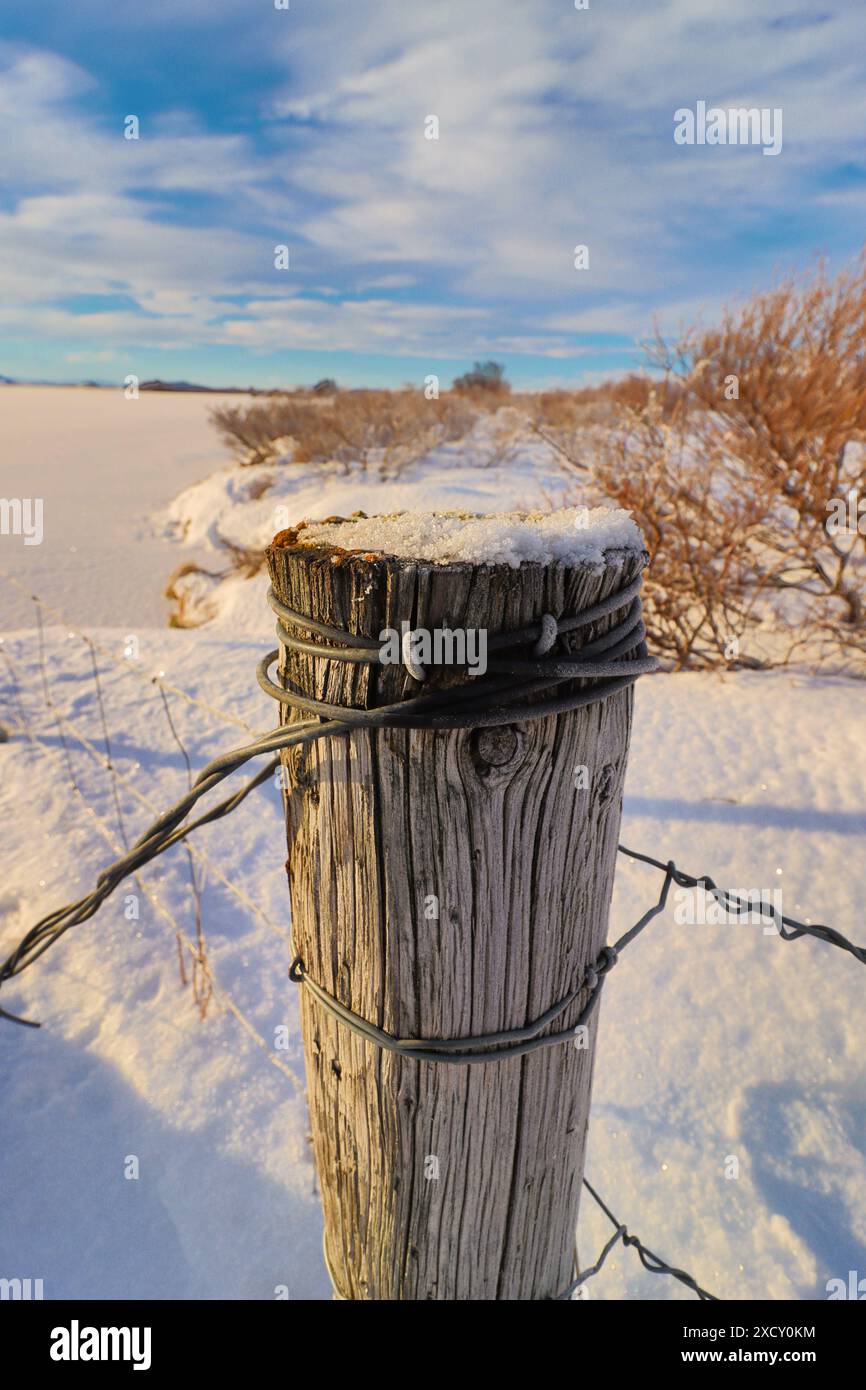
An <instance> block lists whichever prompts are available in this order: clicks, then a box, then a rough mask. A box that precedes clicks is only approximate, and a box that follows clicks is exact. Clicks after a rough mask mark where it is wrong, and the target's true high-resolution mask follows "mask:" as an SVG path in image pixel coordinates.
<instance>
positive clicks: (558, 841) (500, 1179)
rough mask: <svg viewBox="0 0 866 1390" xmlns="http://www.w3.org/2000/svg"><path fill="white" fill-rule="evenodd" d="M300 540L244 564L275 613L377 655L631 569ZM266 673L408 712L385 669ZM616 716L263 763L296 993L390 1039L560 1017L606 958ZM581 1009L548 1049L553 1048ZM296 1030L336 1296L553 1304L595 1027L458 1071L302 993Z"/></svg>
mask: <svg viewBox="0 0 866 1390" xmlns="http://www.w3.org/2000/svg"><path fill="white" fill-rule="evenodd" d="M304 540H305V536H304V532H303V530H301V531H300V532H297V531H292V532H282V533H281V534H280V535H279V536H277V537H276V538H275V541H274V543H273V545H272V546H271V547H270V548H269V550H268V565H269V569H270V573H271V578H272V583H273V586H274V589H275V591H276V593H277V595H278V596H279V597H280V598H281V599H282V600H283V602H285V603H286V604H288V605H289V606H290V607H291V608H293V609H295V610H297V611H298V612H300V613H304V614H308V615H310V616H311V617H314V618H315V619H317V620H318V621H320V622H325V623H328V624H330V625H332V626H334V627H337V628H341V629H344V630H348V631H351V632H353V633H359V634H363V635H365V636H368V637H373V638H377V639H378V638H379V635H380V633H381V631H382V630H383V629H384V628H387V627H391V628H396V629H398V630H399V629H400V624H401V620H403V619H409V620H410V621H411V624H412V627H413V629H419V628H426V629H428V630H430V631H433V630H435V629H436V628H444V627H452V628H453V627H455V626H457V625H460V626H461V627H463V628H485V629H487V630H488V631H489V633H490V634H494V633H499V632H503V631H506V630H513V629H517V628H520V627H523V626H525V625H527V624H528V623H531V622H533V621H538V619H539V618H540V617H541V615H542V614H544V613H552V614H554V615H557V616H558V615H566V614H573V613H577V612H579V611H580V610H583V609H586V608H588V607H589V606H591V605H592V604H594V603H596V602H597V601H598V600H599V599H602V598H605V597H607V595H609V594H611V593H613V592H615V591H618V590H619V589H621V588H622V587H623V586H624V585H626V584H628V583H629V582H630V581H631V580H633V579H634V578H635V577H636V576H637V575H638V574H639V573H640V571H641V569H642V567H643V564H644V559H645V557H644V555H643V552H642V549H641V547H640V544H637V545H634V546H626V547H624V548H618V549H610V550H606V551H605V553H604V557H603V563H601V564H591V563H588V562H582V563H577V564H573V565H572V564H563V563H555V564H549V565H542V564H538V563H526V562H525V563H523V564H522V565H521V566H520V567H519V568H512V567H510V566H509V565H505V564H496V565H485V564H478V565H475V564H470V563H454V564H433V563H430V562H428V561H416V560H412V559H409V558H394V557H386V556H383V555H381V554H379V555H377V554H370V553H350V552H349V551H348V550H347V549H342V550H339V551H338V550H335V549H334V548H333V547H329V546H328V545H321V544H319V545H313V544H311V543H309V542H308V543H307V544H304V543H303V541H304ZM345 544H346V543H345V542H343V545H344V546H345ZM612 621H613V619H611V618H604V619H601V620H599V621H598V622H597V623H596V624H595V625H594V626H593V627H591V628H589V629H585V630H583V631H581V632H579V633H576V634H574V637H573V638H567V637H566V638H561V639H560V641H561V644H562V645H561V647H560V649H559V650H560V651H562V650H563V649H564V650H565V651H567V652H576V651H578V650H579V649H580V647H581V646H582V645H584V643H585V642H587V641H588V640H589V639H591V638H595V637H597V636H598V635H599V634H600V633H603V632H604V631H606V630H607V629H608V628H609V627H610V626H611V623H612ZM308 635H309V634H307V633H304V634H303V636H305V637H307V636H308ZM281 664H282V668H283V670H284V671H285V673H286V675H287V676H288V677H289V678H290V680H291V681H292V682H293V684H294V685H295V686H296V687H297V688H300V689H301V690H303V691H304V692H306V693H308V694H310V695H312V696H313V697H314V698H317V699H323V700H327V701H330V702H334V703H342V704H350V705H353V706H355V707H357V708H365V707H367V708H372V707H374V706H378V705H383V704H387V703H391V702H393V701H396V700H398V699H401V698H406V697H407V695H417V694H418V692H419V687H418V686H417V684H415V682H413V681H412V679H411V678H410V677H409V675H408V674H407V672H406V670H405V669H404V668H403V667H402V666H378V667H371V666H359V665H349V664H345V663H341V662H339V661H334V660H328V659H322V658H318V657H316V658H313V657H309V656H306V655H304V654H301V653H296V652H291V653H288V654H287V653H286V652H285V650H284V651H283V661H282V663H281ZM437 679H438V680H439V682H440V684H441V682H442V680H443V679H444V680H446V681H447V680H448V679H451V680H452V682H453V681H454V680H455V679H457V680H460V681H463V680H466V679H467V677H466V674H465V672H460V673H458V674H457V675H456V676H455V675H454V674H452V675H451V676H450V677H449V676H447V675H446V676H445V677H444V678H443V677H442V675H441V673H440V674H439V676H437V677H433V678H432V679H431V683H430V684H431V685H432V686H435V685H436V681H437ZM424 688H425V690H427V689H429V688H430V686H429V685H428V686H425V687H424ZM564 688H565V689H568V690H573V689H575V688H577V683H572V684H570V685H569V686H567V687H564ZM562 689H563V688H562V687H561V688H560V690H558V691H557V692H556V693H557V694H558V693H561V691H562ZM631 710H632V691H631V690H630V689H628V690H624V691H620V692H618V693H616V694H614V695H612V696H611V697H609V698H608V699H606V700H604V701H602V702H599V703H596V704H591V705H589V706H587V707H585V708H582V709H578V710H574V711H570V712H567V713H562V714H556V715H552V716H549V717H545V718H542V719H537V720H534V721H533V720H528V721H520V720H515V721H514V723H513V724H511V725H508V726H506V727H505V728H498V729H497V728H494V729H489V730H480V729H475V730H469V729H462V730H451V731H432V730H427V729H418V730H404V729H380V730H376V729H372V730H368V729H356V730H353V731H352V732H351V733H350V734H343V735H340V736H338V737H332V738H327V739H320V740H319V741H317V742H315V743H312V744H309V745H306V746H304V747H298V748H293V749H289V750H286V751H285V752H284V753H283V758H284V765H285V767H286V769H287V781H288V783H289V785H288V788H287V791H286V815H287V828H288V842H289V858H288V863H287V869H288V873H289V880H290V885H291V899H292V923H293V938H294V947H295V950H296V951H297V952H298V953H299V955H300V956H301V957H302V958H303V961H304V964H305V968H306V970H307V973H308V975H309V976H310V978H312V979H314V980H315V981H317V982H318V983H319V984H320V985H321V986H322V987H323V988H324V989H325V990H327V991H328V992H329V993H330V994H332V995H334V996H336V997H337V998H338V999H339V1000H341V1001H342V1002H343V1003H344V1004H345V1005H346V1006H347V1007H348V1008H350V1009H351V1010H353V1011H354V1013H356V1014H360V1015H361V1016H363V1017H364V1018H365V1019H366V1020H368V1021H370V1022H372V1023H374V1024H375V1025H377V1026H378V1027H380V1028H382V1029H385V1030H386V1031H387V1032H389V1033H392V1034H395V1035H397V1036H399V1037H403V1038H418V1037H427V1038H429V1037H437V1038H453V1037H467V1036H472V1035H477V1034H480V1033H488V1032H495V1031H497V1030H501V1029H506V1028H513V1027H515V1026H518V1025H523V1024H526V1023H527V1022H528V1021H530V1020H533V1019H536V1018H538V1016H539V1015H541V1014H543V1013H544V1011H545V1010H546V1009H547V1008H549V1007H550V1006H551V1004H553V1003H555V1002H556V1001H557V1000H560V999H561V998H563V997H564V996H565V995H566V994H567V993H568V992H569V989H570V988H573V987H575V985H576V984H577V983H579V982H580V981H581V979H582V978H583V974H584V972H585V970H586V968H587V966H588V965H590V964H591V963H592V962H593V961H594V960H595V959H596V957H597V955H598V953H599V950H600V948H601V947H602V946H603V945H604V943H605V941H606V937H607V921H608V910H609V905H610V897H611V891H612V886H613V876H614V861H615V857H616V846H617V838H618V833H619V822H620V809H621V797H622V787H623V780H624V776H625V767H626V757H627V750H628V739H629V730H630V723H631ZM300 717H303V716H300V715H298V714H297V713H294V714H289V715H288V718H289V719H298V718H300ZM581 769H586V773H585V774H582V773H581ZM587 783H588V785H586V784H587ZM583 999H584V996H583V995H581V997H580V998H579V999H578V1000H576V1001H575V1003H574V1004H573V1005H572V1006H571V1007H570V1008H569V1010H568V1011H567V1012H566V1013H565V1014H563V1015H562V1016H561V1017H560V1018H559V1019H558V1020H557V1021H556V1023H555V1024H554V1025H553V1026H552V1027H551V1028H550V1029H549V1030H548V1031H551V1032H555V1031H561V1030H562V1029H564V1028H570V1027H573V1026H574V1024H575V1021H576V1020H577V1018H578V1017H579V1014H580V1010H581V1007H582V1003H583ZM301 1009H302V1023H303V1034H304V1047H305V1054H306V1066H307V1079H308V1086H309V1102H310V1112H311V1119H312V1130H313V1136H314V1142H315V1150H316V1160H317V1167H318V1173H319V1180H320V1183H321V1189H322V1202H323V1207H324V1217H325V1249H326V1258H327V1261H328V1264H329V1268H330V1271H331V1276H332V1279H333V1281H334V1283H335V1286H336V1289H337V1291H338V1293H339V1294H341V1295H342V1296H343V1297H345V1298H349V1299H544V1298H550V1297H553V1296H555V1295H556V1294H557V1293H558V1292H559V1291H560V1290H562V1289H563V1288H564V1287H566V1286H567V1285H568V1283H569V1282H570V1280H571V1278H572V1275H573V1260H574V1241H575V1229H576V1223H577V1214H578V1202H579V1196H580V1188H581V1179H582V1175H583V1161H584V1148H585V1142H586V1133H587V1124H588V1115H589V1103H590V1087H591V1081H592V1070H593V1048H594V1042H595V1033H596V1028H597V1020H598V1011H597V1010H596V1012H595V1013H594V1015H593V1017H592V1020H591V1022H590V1024H589V1028H588V1033H587V1036H586V1037H585V1038H582V1039H580V1040H576V1042H575V1044H573V1043H572V1042H570V1041H569V1042H566V1043H560V1044H558V1045H557V1046H555V1047H548V1048H545V1049H543V1050H541V1051H536V1052H533V1053H532V1054H531V1055H528V1056H522V1057H519V1058H508V1059H505V1060H497V1061H491V1062H486V1063H483V1064H475V1065H471V1066H460V1065H451V1064H442V1063H435V1062H425V1061H418V1060H415V1059H412V1058H407V1057H405V1056H402V1055H395V1054H394V1053H391V1052H387V1051H383V1050H381V1049H380V1048H378V1047H376V1046H375V1045H373V1044H371V1043H369V1042H366V1041H365V1040H363V1039H362V1038H361V1037H359V1036H357V1035H356V1034H355V1033H354V1032H352V1031H350V1030H349V1028H347V1027H346V1026H344V1025H343V1024H341V1023H338V1022H337V1021H336V1019H335V1018H334V1017H333V1016H331V1014H329V1013H327V1012H326V1011H325V1010H324V1009H323V1008H322V1007H321V1005H320V1004H319V1003H318V1001H317V1000H316V999H315V997H314V996H313V994H312V993H311V992H310V990H308V989H304V988H302V990H301ZM578 1042H582V1043H583V1044H584V1045H583V1046H580V1045H577V1044H578Z"/></svg>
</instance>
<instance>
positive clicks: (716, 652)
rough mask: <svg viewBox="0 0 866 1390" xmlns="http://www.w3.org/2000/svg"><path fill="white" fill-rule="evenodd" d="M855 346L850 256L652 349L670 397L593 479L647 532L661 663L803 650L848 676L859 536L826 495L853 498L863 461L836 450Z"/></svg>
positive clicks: (617, 439) (856, 285)
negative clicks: (672, 390)
mask: <svg viewBox="0 0 866 1390" xmlns="http://www.w3.org/2000/svg"><path fill="white" fill-rule="evenodd" d="M864 343H866V260H864V259H862V258H861V260H860V261H859V262H858V263H857V265H856V266H855V267H854V268H853V269H850V270H846V271H843V272H842V273H841V274H839V275H838V276H837V277H836V278H835V279H830V278H829V277H828V276H827V274H826V272H825V270H824V268H823V267H822V266H819V267H818V269H817V270H816V271H814V272H812V273H810V274H807V275H805V276H800V277H797V276H791V277H789V278H787V279H786V280H784V281H783V282H781V283H780V284H779V285H778V286H777V287H775V288H774V289H772V290H770V291H767V292H766V293H763V294H759V295H756V296H754V297H753V298H752V299H750V300H749V301H747V302H746V303H744V304H742V305H740V306H737V307H734V308H731V309H729V310H727V311H726V312H725V313H724V315H723V318H722V323H721V325H720V326H719V327H718V328H713V329H704V328H692V329H689V330H686V332H685V333H684V334H683V335H682V336H681V337H680V338H679V340H678V341H676V342H675V343H673V344H666V343H664V342H663V341H661V340H659V341H657V343H656V346H655V349H654V352H653V359H652V360H653V365H654V366H656V367H657V368H663V369H665V370H666V371H667V372H668V373H669V374H670V375H669V380H671V381H673V382H675V383H676V385H677V386H678V388H679V395H677V396H675V397H673V398H672V400H671V401H670V402H669V404H668V407H667V408H666V409H665V408H663V406H662V405H661V403H660V401H659V400H658V399H656V398H655V397H654V396H651V397H650V400H649V401H648V403H647V404H646V405H644V406H640V407H633V406H629V407H628V409H627V411H626V413H625V415H624V416H623V417H621V418H620V421H619V423H618V425H617V427H616V428H615V429H613V430H612V431H610V432H609V433H608V435H607V436H606V437H605V440H604V441H603V446H602V448H601V449H600V451H599V454H598V456H597V459H596V462H595V465H594V469H593V471H594V475H595V477H596V479H597V480H598V482H599V483H600V485H601V486H602V487H603V488H604V490H605V492H606V493H607V494H608V495H609V496H611V497H612V498H615V500H617V501H618V502H619V503H620V505H622V506H625V507H629V508H631V510H632V511H633V512H634V515H635V518H636V520H637V521H638V522H639V524H640V525H641V526H642V527H643V529H644V532H645V534H646V535H647V539H648V543H649V548H650V551H651V553H652V557H653V566H652V569H651V572H650V576H649V579H648V587H647V596H648V602H647V612H648V617H649V622H650V626H651V627H652V629H653V632H654V636H655V639H656V643H657V645H658V646H659V647H660V648H661V649H662V650H663V651H664V652H665V653H666V654H667V655H669V656H670V657H671V659H672V661H673V662H674V664H676V665H684V664H686V663H690V664H705V665H706V664H708V665H714V664H722V663H725V664H730V663H731V660H732V656H731V654H732V652H737V651H739V652H740V653H741V654H740V655H739V657H738V659H739V661H740V663H741V664H742V663H746V664H752V665H756V664H761V665H771V664H778V663H780V662H784V661H785V660H787V659H788V658H789V656H790V655H791V654H792V653H793V652H794V651H795V650H798V649H802V650H809V651H811V652H813V653H814V652H819V651H820V652H821V653H822V654H823V655H825V656H829V655H832V656H833V657H834V659H837V660H838V658H839V657H840V656H841V657H842V658H843V661H844V663H845V664H846V665H847V666H848V669H852V665H851V663H852V662H853V669H854V670H856V671H858V672H859V671H862V669H863V663H862V658H863V657H864V656H866V605H864V576H866V535H864V534H862V533H860V532H858V531H856V530H855V531H853V532H851V533H849V534H832V533H830V532H829V531H828V527H827V522H828V513H829V509H830V504H831V502H832V500H833V499H834V498H847V495H848V493H849V492H853V493H854V495H855V496H856V497H858V498H859V497H863V495H864V492H866V450H864V449H859V450H858V449H852V448H851V447H850V446H851V445H852V444H853V445H856V444H858V443H860V442H862V441H863V440H864V438H866V358H864ZM864 529H866V528H864ZM734 639H736V642H735V641H734ZM744 646H745V647H747V648H748V650H743V648H744Z"/></svg>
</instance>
